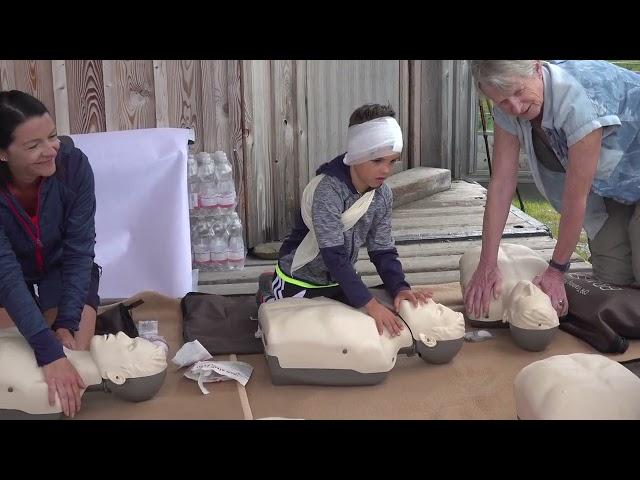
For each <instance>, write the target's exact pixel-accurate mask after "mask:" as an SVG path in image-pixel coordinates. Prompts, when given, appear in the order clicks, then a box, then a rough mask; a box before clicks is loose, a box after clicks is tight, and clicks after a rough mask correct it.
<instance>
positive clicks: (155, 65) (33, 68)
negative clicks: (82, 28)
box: [0, 60, 246, 222]
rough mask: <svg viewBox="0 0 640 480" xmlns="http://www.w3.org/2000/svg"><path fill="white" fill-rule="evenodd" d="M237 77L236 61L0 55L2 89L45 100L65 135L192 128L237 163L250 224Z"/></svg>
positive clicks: (207, 146)
mask: <svg viewBox="0 0 640 480" xmlns="http://www.w3.org/2000/svg"><path fill="white" fill-rule="evenodd" d="M240 81H241V72H240V62H239V61H238V60H175V61H167V60H104V61H103V60H15V61H12V60H0V88H1V89H2V90H8V89H13V88H17V89H20V90H24V91H26V92H28V93H31V94H32V95H34V96H36V97H38V98H39V99H40V100H42V101H43V103H44V104H45V105H46V106H47V108H49V110H50V112H51V114H52V115H53V116H54V119H55V121H56V124H57V127H58V132H59V133H60V134H63V135H64V134H75V133H91V132H104V131H116V130H129V129H138V128H155V127H185V128H193V129H194V130H195V132H196V148H197V150H198V151H202V150H205V151H208V152H213V151H215V150H223V151H225V152H226V153H227V156H228V157H229V160H230V161H231V162H232V163H233V166H234V169H235V172H234V173H235V177H236V184H237V191H238V194H239V206H238V213H239V214H240V215H241V217H242V219H243V222H246V214H245V208H246V207H245V205H246V202H245V198H244V191H245V187H244V186H245V182H244V162H243V160H244V153H243V148H244V146H243V128H242V121H243V118H242V105H241V102H242V87H241V84H240Z"/></svg>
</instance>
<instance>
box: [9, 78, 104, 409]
mask: <svg viewBox="0 0 640 480" xmlns="http://www.w3.org/2000/svg"><path fill="white" fill-rule="evenodd" d="M95 211H96V200H95V191H94V180H93V171H92V170H91V166H90V165H89V162H88V160H87V157H86V155H84V154H83V153H82V152H81V151H80V150H79V149H77V148H75V147H72V146H68V145H61V144H60V141H59V140H58V137H57V134H56V127H55V124H54V122H53V119H52V118H51V115H50V114H49V112H48V111H47V108H46V107H45V106H44V105H43V104H42V102H40V101H39V100H37V99H36V98H34V97H32V96H31V95H28V94H26V93H24V92H21V91H18V90H12V91H5V92H0V329H1V328H10V327H17V328H18V330H19V331H20V333H21V334H22V335H23V336H24V337H25V338H26V339H27V341H28V342H29V344H30V345H31V347H32V348H33V351H34V353H35V357H36V360H37V362H38V365H39V366H42V367H43V372H44V375H45V381H46V382H47V385H48V387H49V402H50V403H51V404H52V405H53V403H54V401H55V394H56V393H57V394H58V396H59V398H60V402H61V404H62V408H63V411H64V413H65V414H66V415H71V416H73V415H74V414H75V413H76V412H77V411H78V410H79V408H80V394H81V392H80V390H81V389H82V388H84V385H83V382H82V379H81V377H80V375H79V374H78V372H77V371H76V369H75V368H74V367H73V365H72V364H71V363H70V362H69V361H68V360H67V358H66V356H65V354H64V351H63V348H62V347H63V345H64V346H65V347H67V348H70V349H77V350H88V349H89V342H90V340H91V338H92V336H93V333H94V330H95V323H96V309H97V306H98V304H99V301H100V300H99V297H98V280H99V267H98V266H97V265H96V264H95V263H94V261H93V259H94V245H95V221H94V216H95ZM36 289H37V290H36ZM0 368H10V366H8V365H0Z"/></svg>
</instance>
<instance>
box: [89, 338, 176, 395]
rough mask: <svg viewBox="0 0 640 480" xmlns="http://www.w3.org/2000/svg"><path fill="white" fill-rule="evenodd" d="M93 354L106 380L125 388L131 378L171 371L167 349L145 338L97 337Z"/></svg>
mask: <svg viewBox="0 0 640 480" xmlns="http://www.w3.org/2000/svg"><path fill="white" fill-rule="evenodd" d="M91 355H92V357H93V359H94V360H95V362H96V364H97V365H98V369H99V370H100V374H101V375H102V378H108V379H109V380H111V381H112V382H113V383H115V384H117V385H122V384H123V383H124V382H125V380H127V379H128V378H139V377H148V376H151V375H155V374H157V373H160V372H162V371H163V370H164V369H166V368H167V359H166V355H165V352H164V349H163V348H161V347H159V346H157V345H155V344H153V343H151V342H149V341H148V340H145V339H144V338H140V337H137V338H129V337H128V336H127V335H126V334H125V333H123V332H118V334H117V335H111V334H109V335H95V336H94V337H93V339H92V340H91Z"/></svg>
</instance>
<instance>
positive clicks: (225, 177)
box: [213, 150, 236, 215]
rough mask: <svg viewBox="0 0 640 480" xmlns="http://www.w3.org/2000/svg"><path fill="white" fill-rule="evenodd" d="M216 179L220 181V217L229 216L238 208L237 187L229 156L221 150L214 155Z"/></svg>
mask: <svg viewBox="0 0 640 480" xmlns="http://www.w3.org/2000/svg"><path fill="white" fill-rule="evenodd" d="M213 160H214V163H215V171H216V179H217V181H218V193H219V195H220V196H219V200H218V208H219V212H220V215H229V214H231V213H233V211H234V210H235V208H236V186H235V183H234V181H233V169H232V168H231V164H230V163H229V160H228V159H227V155H226V154H225V153H224V152H223V151H221V150H219V151H217V152H215V153H214V154H213Z"/></svg>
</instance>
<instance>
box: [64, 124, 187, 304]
mask: <svg viewBox="0 0 640 480" xmlns="http://www.w3.org/2000/svg"><path fill="white" fill-rule="evenodd" d="M188 135H189V132H188V130H187V129H184V128H152V129H142V130H126V131H120V132H102V133H89V134H84V135H71V137H72V138H73V141H74V143H75V144H76V146H77V147H78V148H80V149H81V150H82V151H83V152H84V153H85V154H86V155H87V157H88V158H89V163H90V164H91V167H92V168H93V173H94V177H95V185H96V203H97V209H96V262H97V263H98V264H100V265H101V266H102V267H103V273H102V277H101V279H100V290H99V292H98V293H99V294H100V296H101V297H103V298H126V297H129V296H131V295H133V294H135V293H137V292H139V291H140V287H141V286H143V288H147V289H149V290H153V291H156V292H159V293H162V294H164V295H169V296H175V297H179V296H183V295H184V294H185V293H187V292H188V291H190V290H191V247H190V236H189V206H188V201H187V200H188V199H187V180H186V176H187V140H188Z"/></svg>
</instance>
